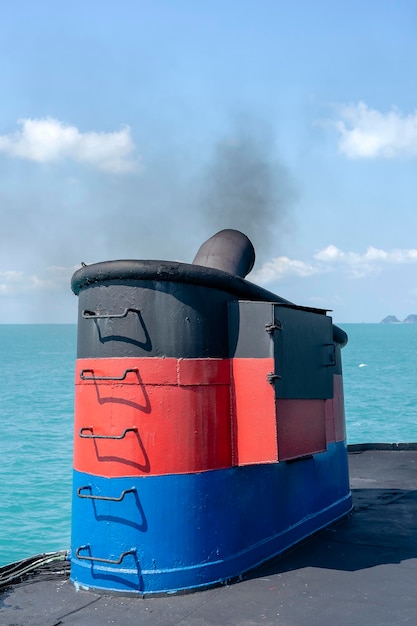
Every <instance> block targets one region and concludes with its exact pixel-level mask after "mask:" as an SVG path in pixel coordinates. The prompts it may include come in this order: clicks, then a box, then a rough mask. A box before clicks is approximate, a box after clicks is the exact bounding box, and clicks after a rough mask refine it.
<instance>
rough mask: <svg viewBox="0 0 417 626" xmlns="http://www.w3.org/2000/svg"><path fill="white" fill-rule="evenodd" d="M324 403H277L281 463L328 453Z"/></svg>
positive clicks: (317, 401) (306, 401)
mask: <svg viewBox="0 0 417 626" xmlns="http://www.w3.org/2000/svg"><path fill="white" fill-rule="evenodd" d="M325 402H326V401H325V400H287V399H285V400H284V399H281V400H280V399H279V400H277V401H276V408H277V430H278V460H279V461H285V460H288V459H296V458H298V457H301V456H307V455H309V454H314V453H316V452H324V451H325V450H326V420H325Z"/></svg>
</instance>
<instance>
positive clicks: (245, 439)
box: [231, 358, 278, 465]
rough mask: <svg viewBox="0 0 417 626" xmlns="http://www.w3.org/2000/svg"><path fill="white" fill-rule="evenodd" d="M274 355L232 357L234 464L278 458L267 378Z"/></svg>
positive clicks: (273, 412)
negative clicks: (264, 356) (265, 356)
mask: <svg viewBox="0 0 417 626" xmlns="http://www.w3.org/2000/svg"><path fill="white" fill-rule="evenodd" d="M273 371H274V360H273V358H265V359H233V360H232V377H231V378H232V381H233V383H232V406H233V415H234V416H235V421H234V429H235V431H234V441H233V443H234V454H233V459H234V463H235V464H236V465H247V464H250V463H272V462H274V461H275V462H276V461H277V460H278V449H277V423H276V417H275V397H274V387H273V385H271V383H269V382H268V380H267V375H268V373H269V372H273Z"/></svg>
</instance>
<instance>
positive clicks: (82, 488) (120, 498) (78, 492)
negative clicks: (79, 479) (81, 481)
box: [77, 485, 136, 502]
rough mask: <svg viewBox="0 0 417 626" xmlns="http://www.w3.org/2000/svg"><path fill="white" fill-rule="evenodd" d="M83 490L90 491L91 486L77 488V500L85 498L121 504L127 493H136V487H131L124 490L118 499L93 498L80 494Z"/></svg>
mask: <svg viewBox="0 0 417 626" xmlns="http://www.w3.org/2000/svg"><path fill="white" fill-rule="evenodd" d="M84 489H90V490H91V485H84V486H83V487H78V489H77V496H78V497H79V498H86V499H88V500H107V501H109V502H121V501H122V500H123V498H124V497H125V495H126V494H127V493H133V492H135V491H136V487H131V488H130V489H124V491H122V493H121V494H120V496H119V497H118V498H113V497H111V496H94V495H93V494H92V493H89V494H83V493H81V492H82V491H83V490H84Z"/></svg>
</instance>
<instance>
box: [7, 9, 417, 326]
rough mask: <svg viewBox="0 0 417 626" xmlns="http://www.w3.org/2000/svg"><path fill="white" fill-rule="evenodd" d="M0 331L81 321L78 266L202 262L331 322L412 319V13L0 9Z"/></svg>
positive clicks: (415, 103) (415, 159)
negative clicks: (229, 237)
mask: <svg viewBox="0 0 417 626" xmlns="http://www.w3.org/2000/svg"><path fill="white" fill-rule="evenodd" d="M1 13H2V18H1V21H0V85H1V99H0V214H1V224H2V227H1V229H0V241H1V245H0V323H30V322H34V323H41V322H45V323H51V322H69V323H76V321H77V298H76V297H75V296H74V295H73V294H72V293H71V291H70V286H69V283H70V278H71V275H72V273H73V272H74V271H75V270H76V269H77V268H78V267H79V266H80V263H81V261H84V262H86V263H93V262H97V261H104V260H110V259H118V258H136V259H141V258H156V259H170V260H173V259H175V260H181V261H185V262H191V261H192V259H193V257H194V255H195V253H196V251H197V250H198V248H199V246H200V244H201V243H202V242H203V241H204V240H205V239H207V238H208V237H210V236H211V235H212V234H214V233H215V232H216V231H217V230H220V229H222V228H238V229H240V230H243V231H244V232H245V233H246V234H247V235H248V236H249V237H250V238H251V239H252V241H253V242H254V245H255V248H256V252H257V262H256V265H255V269H254V271H253V273H252V274H251V275H250V276H249V279H250V280H253V281H255V282H258V283H260V284H262V285H264V286H265V287H266V288H268V289H270V290H272V291H274V292H276V293H278V294H279V295H281V296H283V297H284V298H287V299H289V300H292V301H294V302H296V303H298V304H303V305H307V306H318V307H324V308H328V309H331V310H332V311H333V313H332V316H333V319H334V321H335V322H338V323H348V322H379V321H380V320H381V319H382V318H383V317H385V316H386V315H388V314H393V315H396V316H397V317H398V318H399V319H403V318H405V317H406V316H407V315H408V314H409V313H417V207H416V198H417V176H416V174H415V172H416V165H417V81H416V80H415V79H416V73H417V70H416V67H417V65H416V59H417V38H416V36H415V33H416V30H417V5H416V3H415V2H413V1H411V0H409V1H407V0H397V1H395V2H394V1H393V0H390V1H388V0H379V1H378V2H374V1H370V0H362V1H356V0H352V1H351V2H348V3H335V2H330V1H325V0H317V1H316V2H310V1H307V0H304V1H303V0H293V1H292V2H284V1H280V0H275V1H272V0H263V1H262V0H258V1H257V2H255V1H247V0H240V1H237V0H229V1H228V2H224V1H222V2H221V1H218V0H210V1H208V0H207V1H206V0H201V1H196V0H194V1H191V0H189V1H188V0H187V1H186V0H184V1H179V0H171V1H170V2H168V1H167V0H166V1H162V0H159V1H158V0H154V1H153V2H150V1H141V0H136V1H129V0H119V1H118V2H114V1H112V2H110V1H107V0H90V1H85V0H84V1H83V2H80V1H78V0H74V1H73V2H72V3H61V2H52V1H45V0H37V2H29V1H21V0H15V2H13V3H11V2H9V3H3V6H2V10H1Z"/></svg>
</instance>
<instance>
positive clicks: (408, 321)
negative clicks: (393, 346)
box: [381, 313, 417, 324]
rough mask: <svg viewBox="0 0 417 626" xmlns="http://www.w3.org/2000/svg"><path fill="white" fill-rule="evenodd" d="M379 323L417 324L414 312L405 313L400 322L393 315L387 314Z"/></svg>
mask: <svg viewBox="0 0 417 626" xmlns="http://www.w3.org/2000/svg"><path fill="white" fill-rule="evenodd" d="M381 324H417V315H416V314H415V313H412V314H411V315H407V317H406V318H405V320H403V321H402V322H401V321H400V320H399V319H398V318H397V317H395V315H387V317H384V319H383V320H381Z"/></svg>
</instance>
